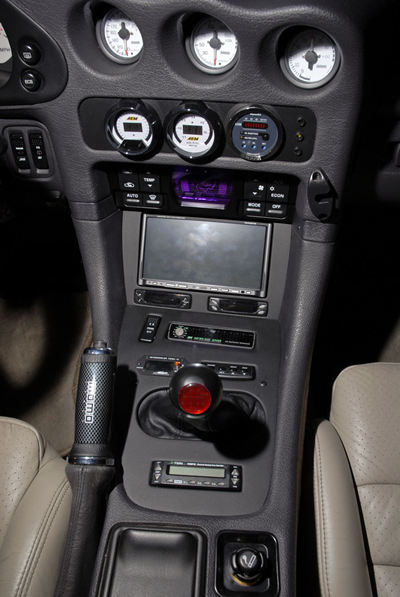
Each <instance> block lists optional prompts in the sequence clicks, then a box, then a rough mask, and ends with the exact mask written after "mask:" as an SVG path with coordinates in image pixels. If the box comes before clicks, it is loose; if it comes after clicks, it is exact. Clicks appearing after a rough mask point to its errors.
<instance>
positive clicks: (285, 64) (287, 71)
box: [279, 27, 341, 89]
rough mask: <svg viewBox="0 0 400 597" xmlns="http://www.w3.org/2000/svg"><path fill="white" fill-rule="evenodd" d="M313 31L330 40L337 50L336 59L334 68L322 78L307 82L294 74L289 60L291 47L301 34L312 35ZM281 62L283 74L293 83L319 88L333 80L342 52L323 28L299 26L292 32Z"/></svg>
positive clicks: (307, 87)
mask: <svg viewBox="0 0 400 597" xmlns="http://www.w3.org/2000/svg"><path fill="white" fill-rule="evenodd" d="M313 33H316V34H318V36H323V37H325V38H326V39H327V41H329V43H330V45H331V46H332V48H333V49H334V51H335V61H334V64H333V67H332V69H331V70H330V71H329V73H328V74H327V75H325V76H324V77H323V78H322V79H320V80H318V81H313V82H311V83H307V81H304V80H302V79H300V78H299V77H298V76H297V75H296V74H294V72H293V70H292V68H291V67H290V65H289V60H290V57H291V49H292V48H293V46H294V44H295V43H296V40H298V39H299V38H300V36H303V35H307V34H309V35H312V34H313ZM279 62H280V66H281V70H282V72H283V74H284V75H285V77H286V78H287V79H288V80H289V81H290V82H291V83H292V84H293V85H296V86H297V87H301V88H302V89H318V88H319V87H323V86H324V85H326V84H327V83H329V82H330V81H332V79H333V77H334V76H335V75H336V73H337V72H338V69H339V66H340V64H341V53H340V49H339V46H338V45H337V43H336V42H335V41H334V40H333V39H332V37H331V36H330V35H329V34H328V33H326V32H325V31H322V30H321V29H316V28H314V27H301V28H298V29H297V30H296V32H294V33H292V35H291V36H290V37H288V38H287V40H286V43H285V47H284V49H283V52H282V54H281V57H280V60H279Z"/></svg>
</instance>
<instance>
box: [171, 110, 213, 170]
mask: <svg viewBox="0 0 400 597" xmlns="http://www.w3.org/2000/svg"><path fill="white" fill-rule="evenodd" d="M222 134H223V128H222V124H221V121H220V119H219V117H218V116H217V114H216V113H215V112H213V111H212V110H210V109H209V108H207V106H206V105H205V104H203V103H202V102H186V103H182V104H180V106H179V107H178V108H177V109H176V110H173V111H172V112H170V113H169V114H168V116H167V118H166V135H167V141H168V143H169V145H170V146H171V147H172V149H174V151H176V153H177V154H179V155H180V156H181V157H182V158H184V159H185V160H187V161H190V162H195V161H198V162H200V161H201V162H204V161H209V160H211V159H212V158H213V157H215V154H216V153H217V152H218V150H219V149H220V146H221V141H222Z"/></svg>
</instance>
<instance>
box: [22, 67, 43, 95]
mask: <svg viewBox="0 0 400 597" xmlns="http://www.w3.org/2000/svg"><path fill="white" fill-rule="evenodd" d="M41 84H42V77H41V76H40V74H39V73H38V72H36V71H34V70H25V71H24V72H23V73H22V74H21V85H22V87H23V88H24V89H26V91H37V90H38V89H39V87H40V85H41Z"/></svg>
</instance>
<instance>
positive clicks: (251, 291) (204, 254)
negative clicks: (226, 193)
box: [138, 215, 271, 297]
mask: <svg viewBox="0 0 400 597" xmlns="http://www.w3.org/2000/svg"><path fill="white" fill-rule="evenodd" d="M270 237H271V224H259V223H253V222H234V221H227V220H208V219H202V218H189V217H180V216H176V217H175V216H160V215H158V216H156V215H144V216H143V229H142V242H141V251H140V264H139V280H138V283H139V285H142V286H161V287H163V288H178V289H183V288H185V289H190V290H203V291H208V292H223V293H228V294H240V295H247V296H260V297H264V296H266V286H267V271H268V261H269V248H270Z"/></svg>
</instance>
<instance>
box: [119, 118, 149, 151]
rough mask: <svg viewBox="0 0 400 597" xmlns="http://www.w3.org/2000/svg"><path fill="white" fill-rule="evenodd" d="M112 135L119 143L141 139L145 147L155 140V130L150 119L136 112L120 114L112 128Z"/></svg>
mask: <svg viewBox="0 0 400 597" xmlns="http://www.w3.org/2000/svg"><path fill="white" fill-rule="evenodd" d="M112 135H113V137H114V139H115V140H116V141H117V142H118V143H122V142H123V141H136V142H139V141H140V142H142V143H143V144H144V146H145V147H148V146H149V145H150V144H151V143H152V141H153V132H152V129H151V126H150V123H149V121H148V120H147V119H146V118H145V117H144V116H142V115H141V114H137V113H135V112H124V113H122V114H120V115H119V116H118V117H117V119H116V121H115V124H114V126H113V128H112Z"/></svg>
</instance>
